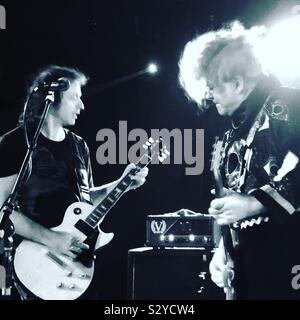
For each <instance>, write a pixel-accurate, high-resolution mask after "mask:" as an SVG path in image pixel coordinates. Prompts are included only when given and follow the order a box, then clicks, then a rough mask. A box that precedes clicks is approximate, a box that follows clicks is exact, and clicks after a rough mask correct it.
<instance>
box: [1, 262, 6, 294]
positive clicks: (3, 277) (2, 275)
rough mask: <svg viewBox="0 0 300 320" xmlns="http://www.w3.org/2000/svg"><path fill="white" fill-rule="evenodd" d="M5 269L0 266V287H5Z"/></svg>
mask: <svg viewBox="0 0 300 320" xmlns="http://www.w3.org/2000/svg"><path fill="white" fill-rule="evenodd" d="M5 279H6V271H5V268H4V267H3V266H0V289H4V288H5Z"/></svg>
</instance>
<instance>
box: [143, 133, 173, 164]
mask: <svg viewBox="0 0 300 320" xmlns="http://www.w3.org/2000/svg"><path fill="white" fill-rule="evenodd" d="M143 148H144V149H146V150H147V157H148V161H149V162H150V161H151V160H152V159H153V157H154V156H157V158H158V160H159V162H160V163H163V162H164V161H165V160H166V159H167V158H168V157H169V156H170V152H169V150H168V149H167V146H166V145H165V144H163V139H162V138H161V137H160V138H159V139H157V140H154V139H153V138H152V137H150V138H149V139H148V140H147V141H146V142H145V143H144V144H143Z"/></svg>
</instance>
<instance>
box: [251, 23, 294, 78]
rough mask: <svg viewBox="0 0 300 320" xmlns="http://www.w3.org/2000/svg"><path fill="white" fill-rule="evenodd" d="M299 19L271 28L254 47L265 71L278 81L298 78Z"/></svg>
mask: <svg viewBox="0 0 300 320" xmlns="http://www.w3.org/2000/svg"><path fill="white" fill-rule="evenodd" d="M299 39H300V19H299V17H294V18H290V19H287V20H283V21H282V22H280V23H278V24H276V25H274V26H273V27H271V28H270V29H269V30H268V32H267V34H266V35H265V37H264V39H263V41H262V42H261V43H260V44H259V45H257V46H256V54H257V56H258V59H259V60H260V61H261V63H262V65H263V67H264V68H265V70H267V71H269V72H271V73H273V74H275V75H276V76H277V77H278V78H279V79H293V78H296V77H299V76H300V41H299Z"/></svg>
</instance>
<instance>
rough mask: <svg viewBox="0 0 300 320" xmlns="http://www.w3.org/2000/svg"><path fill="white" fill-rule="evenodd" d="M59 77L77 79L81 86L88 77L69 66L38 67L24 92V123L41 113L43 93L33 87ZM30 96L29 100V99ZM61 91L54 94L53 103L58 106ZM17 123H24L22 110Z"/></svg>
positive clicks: (71, 80) (32, 120) (34, 119)
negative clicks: (25, 109)
mask: <svg viewBox="0 0 300 320" xmlns="http://www.w3.org/2000/svg"><path fill="white" fill-rule="evenodd" d="M60 78H66V79H68V80H69V81H70V82H74V81H79V83H80V85H81V86H84V85H85V84H86V83H87V81H88V77H87V76H86V75H85V74H84V73H82V72H81V71H79V70H78V69H75V68H71V67H63V66H57V65H49V66H47V67H45V68H42V69H40V70H39V71H38V72H37V73H36V74H35V75H34V76H33V77H32V78H31V79H32V80H31V81H29V85H28V86H27V87H28V89H27V93H26V102H27V112H26V123H27V122H29V123H35V122H36V120H37V119H38V118H39V116H40V114H41V107H42V106H43V102H44V99H45V93H43V92H42V91H39V90H38V91H34V89H35V88H36V87H38V86H40V85H42V84H43V83H45V82H46V83H50V82H54V81H57V80H58V79H60ZM29 98H30V101H29ZM61 98H62V92H57V93H56V94H55V100H54V103H53V105H54V106H58V105H59V104H60V102H61ZM18 124H19V125H24V111H23V112H22V113H21V115H20V116H19V120H18Z"/></svg>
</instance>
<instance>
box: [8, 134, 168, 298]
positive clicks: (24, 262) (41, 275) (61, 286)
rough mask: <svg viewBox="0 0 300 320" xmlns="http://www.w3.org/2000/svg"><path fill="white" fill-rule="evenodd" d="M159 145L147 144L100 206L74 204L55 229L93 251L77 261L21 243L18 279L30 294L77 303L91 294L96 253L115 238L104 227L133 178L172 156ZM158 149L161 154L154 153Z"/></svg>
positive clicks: (15, 261)
mask: <svg viewBox="0 0 300 320" xmlns="http://www.w3.org/2000/svg"><path fill="white" fill-rule="evenodd" d="M158 142H159V141H156V142H155V141H154V140H153V139H152V138H150V139H149V140H148V141H147V142H146V144H145V145H144V148H145V149H147V151H148V152H146V153H145V154H144V155H143V156H142V158H141V159H140V160H139V161H138V163H137V164H136V168H134V169H132V170H131V171H129V172H128V173H127V175H125V177H123V178H122V179H121V180H120V182H119V183H118V184H117V185H116V187H115V188H114V189H113V190H112V191H111V192H110V193H109V194H108V195H107V196H106V197H105V198H104V199H103V201H102V202H101V203H100V204H99V205H97V206H96V207H94V206H93V205H90V204H88V203H84V202H75V203H73V204H71V205H70V206H69V207H68V208H67V210H66V213H65V216H64V220H63V222H62V223H61V225H59V226H58V227H55V228H53V229H52V230H55V231H64V232H70V233H72V234H74V235H75V236H76V237H78V238H80V239H81V240H82V241H83V242H84V243H87V244H88V245H89V247H90V249H88V250H84V253H82V254H80V255H79V256H78V259H76V261H73V260H72V259H70V258H68V257H67V256H64V255H61V254H58V253H56V252H53V251H50V250H49V248H48V247H46V246H44V245H41V244H39V243H36V242H33V241H29V240H23V241H22V242H21V243H20V245H19V246H18V248H17V249H16V253H15V258H14V268H15V273H16V275H17V277H18V279H19V280H20V281H21V283H22V284H23V285H24V286H25V287H26V288H27V289H28V290H29V291H31V292H32V293H33V294H34V295H36V296H37V297H39V298H41V299H44V300H74V299H77V298H78V297H80V296H81V295H82V294H83V293H84V292H85V291H86V290H87V288H88V286H89V285H90V283H91V281H92V278H93V273H94V252H95V251H96V250H98V249H100V248H101V247H103V246H105V245H107V244H108V243H109V242H110V241H111V240H112V238H113V236H114V234H113V233H104V232H103V231H101V229H100V223H101V222H102V221H103V219H104V217H105V215H106V214H107V213H108V211H109V210H110V209H111V208H112V207H113V206H114V204H115V203H116V202H117V201H118V200H119V199H120V197H121V196H122V195H123V194H124V192H125V191H126V189H127V188H128V187H129V186H130V184H131V183H132V176H134V175H135V174H136V173H137V172H138V171H140V170H141V169H142V168H144V167H146V166H147V165H148V164H149V163H150V162H151V160H152V158H153V156H154V155H157V156H158V159H159V161H160V162H163V161H164V160H165V159H166V158H167V157H168V156H169V152H168V150H166V147H165V146H164V147H162V146H161V144H162V143H161V140H160V142H159V143H158ZM155 146H158V148H157V149H158V151H155V150H154V147H155Z"/></svg>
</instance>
